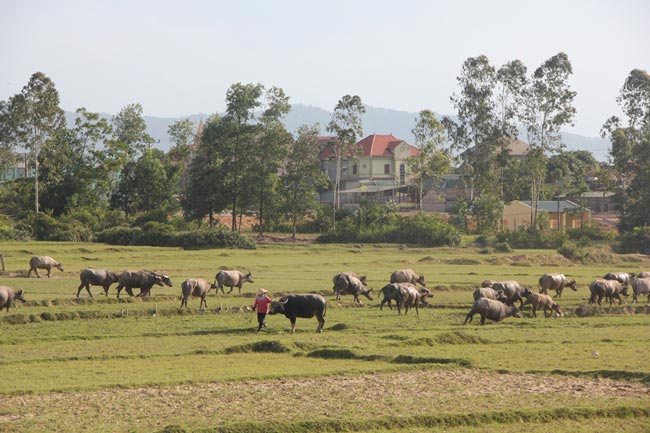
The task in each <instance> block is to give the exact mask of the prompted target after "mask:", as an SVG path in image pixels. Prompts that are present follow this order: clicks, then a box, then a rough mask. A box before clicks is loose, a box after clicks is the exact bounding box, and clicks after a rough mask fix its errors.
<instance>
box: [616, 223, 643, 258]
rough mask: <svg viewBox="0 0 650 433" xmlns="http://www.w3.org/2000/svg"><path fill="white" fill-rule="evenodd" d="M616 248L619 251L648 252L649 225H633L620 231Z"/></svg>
mask: <svg viewBox="0 0 650 433" xmlns="http://www.w3.org/2000/svg"><path fill="white" fill-rule="evenodd" d="M616 249H617V251H618V252H620V253H640V254H650V226H643V227H634V228H633V229H632V230H630V231H626V232H623V233H621V234H620V235H619V237H618V244H617V248H616Z"/></svg>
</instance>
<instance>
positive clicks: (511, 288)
mask: <svg viewBox="0 0 650 433" xmlns="http://www.w3.org/2000/svg"><path fill="white" fill-rule="evenodd" d="M492 289H493V290H496V291H497V292H499V291H501V292H503V295H504V296H505V298H506V301H505V304H506V305H514V304H515V302H517V301H519V308H521V306H522V305H523V304H524V299H523V297H522V295H523V292H524V288H523V286H522V285H521V284H519V283H518V282H517V281H512V280H510V281H496V282H495V283H493V284H492Z"/></svg>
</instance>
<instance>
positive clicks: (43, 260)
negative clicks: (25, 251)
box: [27, 256, 63, 278]
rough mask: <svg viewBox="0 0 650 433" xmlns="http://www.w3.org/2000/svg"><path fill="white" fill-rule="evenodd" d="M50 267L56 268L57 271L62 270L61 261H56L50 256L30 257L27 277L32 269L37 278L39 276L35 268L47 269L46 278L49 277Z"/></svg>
mask: <svg viewBox="0 0 650 433" xmlns="http://www.w3.org/2000/svg"><path fill="white" fill-rule="evenodd" d="M52 268H57V269H58V270H59V271H61V272H63V266H62V265H61V263H59V262H57V261H56V260H54V259H53V258H52V257H50V256H34V257H32V258H31V259H29V271H28V272H27V277H28V278H29V276H30V275H31V274H32V271H34V273H35V274H36V276H37V277H38V278H41V276H40V275H38V270H37V269H47V278H50V273H51V272H52Z"/></svg>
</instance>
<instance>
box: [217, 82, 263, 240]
mask: <svg viewBox="0 0 650 433" xmlns="http://www.w3.org/2000/svg"><path fill="white" fill-rule="evenodd" d="M263 91H264V86H262V85H261V84H242V83H236V84H233V85H232V86H230V88H229V89H228V92H227V93H226V105H227V108H226V115H225V116H224V118H223V122H225V124H226V126H227V127H228V129H229V131H230V138H229V139H228V140H224V142H223V143H222V144H223V145H224V146H222V155H223V164H224V166H223V167H224V170H222V172H223V175H224V180H226V182H227V184H228V186H229V188H228V190H229V192H230V201H231V204H232V206H231V212H232V231H237V211H238V209H239V207H238V206H240V205H241V203H240V201H241V200H242V194H243V193H244V191H243V189H242V184H243V182H242V179H243V178H244V176H245V175H247V174H248V173H249V171H248V170H249V169H250V168H251V167H252V166H253V159H254V155H255V152H254V150H255V149H254V147H255V133H256V130H257V127H256V125H254V124H252V123H250V122H251V121H252V120H254V115H255V109H256V108H257V107H259V106H260V103H261V102H260V97H261V96H262V92H263Z"/></svg>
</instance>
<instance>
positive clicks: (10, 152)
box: [0, 101, 15, 172]
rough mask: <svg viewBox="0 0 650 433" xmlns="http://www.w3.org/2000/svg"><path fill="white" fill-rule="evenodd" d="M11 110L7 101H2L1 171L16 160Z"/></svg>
mask: <svg viewBox="0 0 650 433" xmlns="http://www.w3.org/2000/svg"><path fill="white" fill-rule="evenodd" d="M12 130H13V128H12V126H11V111H10V109H9V103H8V102H7V101H0V172H2V171H3V170H5V169H6V168H7V167H9V166H10V165H11V164H13V163H14V161H15V157H14V155H15V153H14V140H13V138H12V135H13V131H12Z"/></svg>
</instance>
